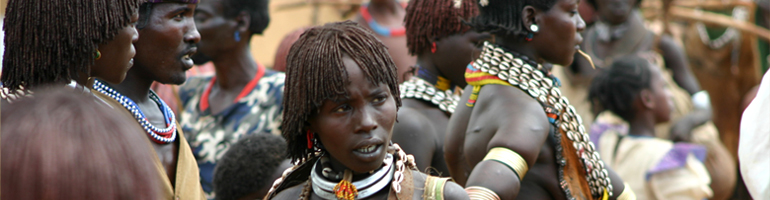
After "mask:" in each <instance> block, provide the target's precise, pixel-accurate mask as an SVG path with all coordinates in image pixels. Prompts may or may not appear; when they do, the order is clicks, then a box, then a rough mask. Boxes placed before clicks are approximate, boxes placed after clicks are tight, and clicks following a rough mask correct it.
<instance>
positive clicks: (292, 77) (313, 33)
mask: <svg viewBox="0 0 770 200" xmlns="http://www.w3.org/2000/svg"><path fill="white" fill-rule="evenodd" d="M345 55H347V56H350V58H351V59H353V61H355V62H356V64H358V66H359V67H360V68H361V71H362V72H363V74H364V76H365V78H366V80H367V81H369V82H370V83H373V84H380V83H384V84H387V85H388V88H390V93H391V94H392V95H393V98H394V99H395V100H396V106H398V107H400V106H401V98H400V97H399V89H398V83H397V81H396V65H395V64H394V63H393V59H392V58H391V57H390V54H388V49H387V47H385V45H384V44H382V42H380V40H378V39H377V38H376V37H374V35H373V34H372V33H371V32H369V31H368V30H366V29H364V28H363V27H361V26H359V25H358V24H357V23H355V22H352V21H344V22H335V23H328V24H326V25H324V26H321V27H314V28H311V29H308V30H307V31H305V33H303V34H302V35H301V36H300V37H299V39H298V40H297V41H296V42H295V43H294V45H292V46H291V49H290V50H289V55H288V56H287V58H286V61H287V65H286V86H285V91H284V102H283V110H284V112H283V113H284V114H283V122H282V124H281V126H282V129H283V136H284V138H286V142H287V143H288V155H289V157H291V159H292V161H300V160H305V159H307V158H310V157H311V156H312V153H313V150H311V149H308V148H307V138H306V134H307V133H306V132H305V131H307V130H306V129H305V127H306V126H308V125H309V124H308V122H307V120H308V119H309V118H310V117H311V116H313V115H314V114H316V113H318V108H319V107H320V106H321V105H322V104H323V102H324V100H327V99H331V100H334V99H338V98H339V97H347V96H348V93H347V91H346V90H345V86H346V85H347V84H348V82H349V81H348V80H349V79H348V73H347V70H345V65H344V64H343V63H342V57H343V56H345Z"/></svg>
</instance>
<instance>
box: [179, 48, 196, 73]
mask: <svg viewBox="0 0 770 200" xmlns="http://www.w3.org/2000/svg"><path fill="white" fill-rule="evenodd" d="M197 52H198V48H197V47H192V48H189V49H187V51H185V53H184V54H182V57H181V58H180V60H181V61H182V65H183V66H184V70H189V69H191V68H192V67H193V65H194V64H195V63H193V60H192V55H194V54H195V53H197Z"/></svg>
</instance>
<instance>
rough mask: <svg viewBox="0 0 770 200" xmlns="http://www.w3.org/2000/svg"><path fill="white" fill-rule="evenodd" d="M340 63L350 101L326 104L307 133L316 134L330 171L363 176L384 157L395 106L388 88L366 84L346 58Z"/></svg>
mask: <svg viewBox="0 0 770 200" xmlns="http://www.w3.org/2000/svg"><path fill="white" fill-rule="evenodd" d="M343 63H344V64H345V68H346V70H347V73H348V79H349V82H348V83H347V86H346V87H345V90H346V91H347V93H348V94H349V97H348V98H344V97H342V98H340V99H339V100H336V101H335V100H325V101H324V102H323V104H322V105H321V107H320V108H319V111H318V113H317V114H316V115H314V116H313V117H311V118H310V120H309V122H310V131H311V132H314V133H317V134H318V139H319V140H320V142H321V144H322V145H323V147H324V148H325V150H326V151H327V152H328V153H329V155H330V157H331V162H332V166H333V167H335V166H337V167H342V166H344V167H345V168H347V169H350V170H352V171H353V172H356V173H365V172H369V171H372V170H375V169H378V168H379V167H380V166H381V165H382V160H383V159H384V158H385V155H386V154H387V147H388V145H389V144H390V137H391V135H392V133H393V132H392V131H393V125H394V124H395V121H396V102H395V99H394V98H393V96H392V95H391V91H390V89H389V87H388V85H386V84H384V83H381V84H377V85H374V84H372V83H370V82H369V81H367V80H366V79H365V77H364V74H363V73H362V71H361V69H360V68H359V66H358V64H356V63H355V61H353V60H352V59H351V58H349V57H348V56H345V57H343Z"/></svg>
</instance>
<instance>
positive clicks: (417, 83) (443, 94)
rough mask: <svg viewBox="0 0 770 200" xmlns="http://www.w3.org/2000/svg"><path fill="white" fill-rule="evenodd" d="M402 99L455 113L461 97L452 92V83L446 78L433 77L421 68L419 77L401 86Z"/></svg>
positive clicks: (414, 77)
mask: <svg viewBox="0 0 770 200" xmlns="http://www.w3.org/2000/svg"><path fill="white" fill-rule="evenodd" d="M399 88H400V90H401V98H402V99H405V98H414V99H419V100H424V101H427V102H430V103H432V104H433V105H436V106H438V108H439V110H441V111H444V112H447V113H450V114H451V113H454V112H455V108H456V107H457V102H459V101H460V96H459V95H455V94H454V92H453V91H452V90H451V89H452V87H451V83H450V81H449V80H447V79H446V78H444V77H441V76H437V75H433V74H432V73H430V72H428V71H427V70H424V69H423V68H420V71H418V74H417V76H413V77H412V78H411V79H409V80H407V81H404V83H401V85H400V86H399Z"/></svg>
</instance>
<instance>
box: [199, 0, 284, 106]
mask: <svg viewBox="0 0 770 200" xmlns="http://www.w3.org/2000/svg"><path fill="white" fill-rule="evenodd" d="M222 2H223V0H211V1H201V2H200V4H198V8H197V9H196V10H195V21H196V26H197V27H198V31H200V34H201V38H202V39H201V42H200V43H199V44H198V47H199V51H198V53H197V54H195V55H194V56H193V58H194V60H195V62H196V63H199V64H203V63H205V62H208V61H213V62H214V68H215V70H216V76H217V78H216V81H215V82H214V85H213V86H212V87H211V93H210V94H209V102H210V103H209V108H211V113H220V112H222V111H224V110H225V109H227V108H228V107H230V106H231V105H232V104H233V103H234V101H235V100H236V98H237V97H238V95H239V94H240V93H241V90H243V88H244V87H246V85H247V84H248V83H249V81H251V80H252V79H254V76H255V75H256V73H257V63H256V62H255V61H254V58H252V56H251V51H250V47H249V43H250V42H251V37H250V36H251V35H252V34H253V33H252V31H251V30H250V29H249V25H250V24H251V19H252V18H251V16H250V14H249V13H248V12H245V11H244V12H241V13H240V14H239V15H237V16H236V17H234V18H227V17H225V16H224V10H223V9H224V8H223V5H222ZM264 23H269V20H268V21H266V22H264ZM235 32H238V34H239V35H240V36H241V39H240V41H236V39H235Z"/></svg>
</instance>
